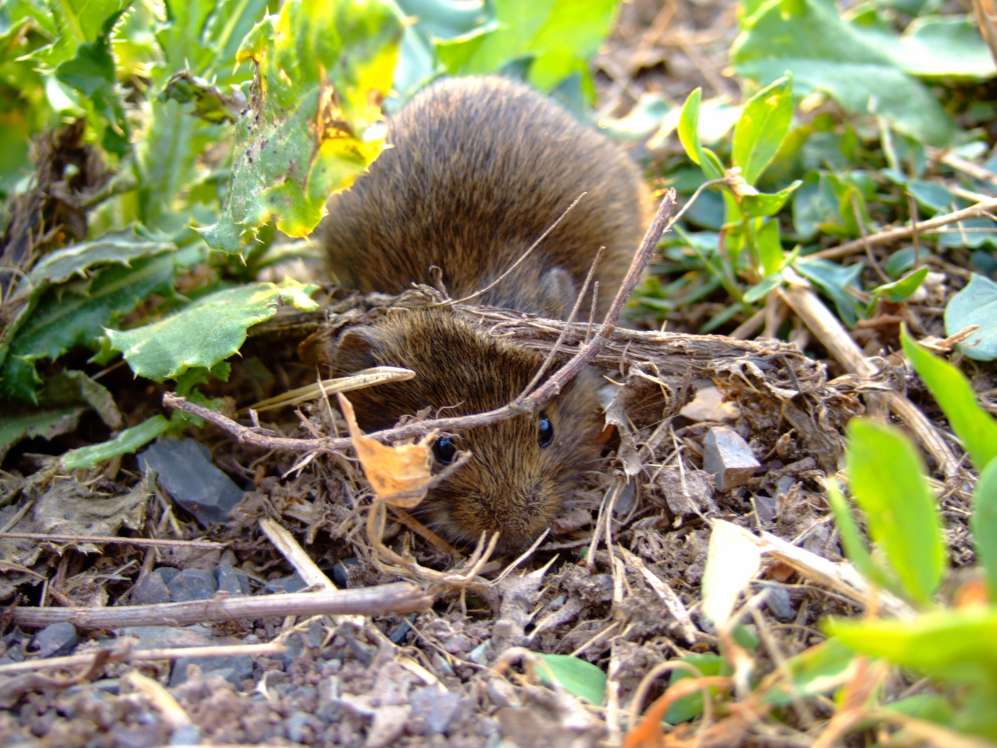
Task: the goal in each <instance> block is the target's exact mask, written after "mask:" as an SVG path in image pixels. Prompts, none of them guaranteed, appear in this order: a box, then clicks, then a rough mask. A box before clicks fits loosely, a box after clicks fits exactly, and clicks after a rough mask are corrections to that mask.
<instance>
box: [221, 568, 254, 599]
mask: <svg viewBox="0 0 997 748" xmlns="http://www.w3.org/2000/svg"><path fill="white" fill-rule="evenodd" d="M215 581H216V582H217V583H218V591H219V592H224V593H225V594H227V595H248V594H249V589H250V588H249V575H248V574H246V572H244V571H242V570H240V569H236V568H234V567H232V566H229V565H228V564H223V565H222V566H219V567H218V568H217V569H215Z"/></svg>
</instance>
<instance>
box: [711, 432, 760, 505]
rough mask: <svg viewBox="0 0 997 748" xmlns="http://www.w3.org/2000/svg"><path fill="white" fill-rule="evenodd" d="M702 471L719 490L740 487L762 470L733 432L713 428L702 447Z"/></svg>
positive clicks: (737, 435)
mask: <svg viewBox="0 0 997 748" xmlns="http://www.w3.org/2000/svg"><path fill="white" fill-rule="evenodd" d="M703 447H704V449H703V468H704V469H705V470H706V472H708V473H712V475H713V477H714V479H715V480H716V483H717V488H719V489H720V490H721V491H729V490H730V489H732V488H736V487H737V486H743V485H744V484H745V483H747V482H748V479H749V478H751V476H752V475H754V474H755V471H756V470H758V468H760V467H761V463H759V462H758V460H756V459H755V455H754V454H753V453H752V451H751V447H749V446H748V443H747V442H746V441H744V439H742V438H741V435H740V434H738V433H737V432H736V431H734V430H733V429H729V428H726V427H724V426H714V427H713V428H711V429H710V430H709V431H708V432H707V434H706V439H705V441H704V444H703Z"/></svg>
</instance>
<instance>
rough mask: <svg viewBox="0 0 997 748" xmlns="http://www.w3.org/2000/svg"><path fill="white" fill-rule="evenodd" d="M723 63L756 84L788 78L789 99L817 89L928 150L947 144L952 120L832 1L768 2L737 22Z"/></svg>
mask: <svg viewBox="0 0 997 748" xmlns="http://www.w3.org/2000/svg"><path fill="white" fill-rule="evenodd" d="M743 29H744V30H743V32H742V33H741V35H740V36H739V38H738V39H737V41H736V42H735V44H734V49H733V50H732V51H731V59H732V61H733V63H734V66H735V68H736V70H737V72H738V73H739V74H740V75H743V76H745V77H748V78H751V79H753V80H757V81H759V82H760V83H762V84H766V83H770V82H771V81H774V80H777V79H778V78H780V77H781V76H783V75H785V74H786V73H787V72H790V73H792V75H793V83H794V88H795V91H796V93H797V95H806V94H809V93H812V92H822V93H825V94H827V95H828V96H830V97H831V98H833V99H834V100H835V101H837V102H838V103H839V104H840V105H841V106H842V107H844V108H845V109H846V110H848V111H849V112H853V113H855V114H859V115H866V114H873V113H874V114H875V115H877V116H880V117H883V118H884V119H885V120H886V121H887V122H889V123H890V124H891V125H892V126H893V127H894V128H895V129H897V130H899V131H900V132H903V133H907V134H909V135H912V136H914V137H916V138H918V139H919V140H923V141H925V142H927V143H929V144H931V145H936V146H944V145H947V144H948V143H949V142H950V141H951V140H952V137H953V134H954V133H955V127H954V125H953V122H952V120H951V119H950V118H949V116H948V115H947V114H946V113H945V111H944V110H943V109H942V107H941V105H940V104H939V103H938V101H936V100H935V98H934V97H933V96H932V95H931V92H930V91H929V90H928V89H927V88H926V87H925V86H924V85H922V84H921V83H920V82H919V81H917V80H916V79H915V78H913V77H911V76H910V75H908V74H907V73H906V72H905V71H904V70H902V69H901V68H900V67H898V66H897V64H896V62H895V61H893V60H892V59H891V58H890V56H889V55H888V54H887V52H886V51H884V50H883V49H882V44H881V41H876V40H873V39H870V38H869V37H868V36H867V35H866V34H865V33H864V31H863V30H862V29H860V28H857V27H856V26H855V25H853V24H851V23H848V22H846V21H845V20H844V19H842V18H841V16H840V15H839V14H838V10H837V8H836V5H835V3H834V2H833V0H795V1H794V2H784V0H768V1H767V2H764V3H762V4H761V6H760V7H759V10H758V12H757V13H755V14H754V15H751V16H748V17H745V18H744V19H743Z"/></svg>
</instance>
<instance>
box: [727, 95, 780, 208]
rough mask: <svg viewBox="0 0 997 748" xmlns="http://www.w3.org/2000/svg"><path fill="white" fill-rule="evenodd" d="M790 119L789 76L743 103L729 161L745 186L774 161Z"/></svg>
mask: <svg viewBox="0 0 997 748" xmlns="http://www.w3.org/2000/svg"><path fill="white" fill-rule="evenodd" d="M792 120H793V82H792V80H791V79H790V78H789V77H782V78H779V79H778V80H775V81H773V82H772V83H770V84H769V85H767V86H765V88H763V89H762V90H761V91H759V92H758V93H756V94H755V95H754V96H752V97H751V98H750V99H748V101H747V102H746V103H745V105H744V109H742V110H741V116H740V118H738V120H737V124H736V125H735V126H734V144H733V147H732V150H731V162H732V163H733V164H734V166H738V167H740V169H741V176H742V177H744V180H745V181H746V182H747V183H748V184H751V185H753V184H755V183H756V182H757V181H758V178H759V177H760V176H761V175H762V173H763V172H764V171H765V167H767V166H768V165H769V164H770V163H771V162H772V159H773V158H775V154H776V153H777V152H778V150H779V146H781V145H782V141H783V140H784V139H785V137H786V133H788V132H789V125H790V123H791V122H792ZM780 207H781V206H780ZM769 215H771V214H769Z"/></svg>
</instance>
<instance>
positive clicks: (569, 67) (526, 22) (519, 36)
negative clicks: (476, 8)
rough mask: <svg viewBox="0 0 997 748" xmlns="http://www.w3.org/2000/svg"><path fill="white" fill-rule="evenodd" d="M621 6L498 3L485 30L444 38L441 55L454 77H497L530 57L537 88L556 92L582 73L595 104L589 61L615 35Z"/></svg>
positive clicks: (604, 1) (611, 2)
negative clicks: (515, 62) (510, 65)
mask: <svg viewBox="0 0 997 748" xmlns="http://www.w3.org/2000/svg"><path fill="white" fill-rule="evenodd" d="M616 6H617V1H616V0H589V2H585V3H578V2H573V1H572V0H494V1H493V2H492V3H491V4H490V7H492V8H494V17H493V19H489V21H488V22H486V25H485V26H484V27H483V28H481V29H480V30H476V31H473V32H471V33H469V34H464V35H462V36H459V37H455V38H451V39H447V40H442V41H440V42H438V43H437V45H436V51H437V54H438V56H439V59H440V62H442V63H443V65H444V67H445V68H446V69H447V72H449V73H450V74H451V75H468V74H481V73H495V72H498V71H499V70H501V69H503V68H505V67H506V66H508V65H509V64H510V63H512V62H514V61H516V60H519V59H522V58H524V57H528V58H530V63H529V68H528V70H529V72H528V79H529V82H530V83H532V84H533V85H534V86H536V87H537V88H539V89H540V90H542V91H550V90H551V89H553V88H554V87H555V86H556V85H557V84H559V83H561V82H562V81H563V80H564V79H565V78H568V77H569V76H571V75H578V76H580V78H581V81H582V88H583V91H584V92H585V94H586V97H587V98H588V99H589V100H590V101H591V100H592V99H593V98H594V95H595V88H594V86H593V84H592V81H591V77H590V75H589V72H588V64H589V59H590V58H591V57H592V56H593V55H594V54H595V53H596V52H597V51H598V49H599V47H600V45H601V44H602V42H603V40H604V39H605V38H606V35H607V34H608V33H609V29H610V27H611V25H612V23H613V19H614V17H615V16H616ZM487 7H489V6H486V8H487Z"/></svg>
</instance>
